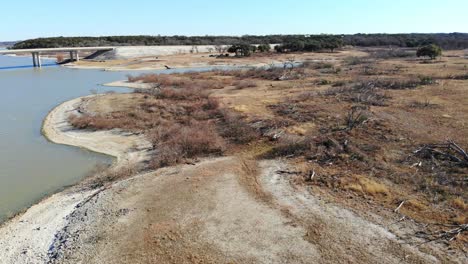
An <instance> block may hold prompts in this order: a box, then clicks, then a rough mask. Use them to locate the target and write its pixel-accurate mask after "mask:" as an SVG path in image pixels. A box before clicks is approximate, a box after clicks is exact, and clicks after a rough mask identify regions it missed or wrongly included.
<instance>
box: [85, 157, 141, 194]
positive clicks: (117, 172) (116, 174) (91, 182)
mask: <svg viewBox="0 0 468 264" xmlns="http://www.w3.org/2000/svg"><path fill="white" fill-rule="evenodd" d="M139 171H140V168H139V167H138V166H137V165H136V164H132V163H129V164H125V165H121V166H118V167H113V166H110V165H109V164H97V165H96V166H95V167H94V168H93V169H91V170H90V172H88V175H87V177H86V178H85V180H84V181H83V185H84V186H85V187H87V188H91V189H96V188H100V187H103V186H106V185H107V184H109V183H112V182H115V181H118V180H122V179H125V178H128V177H131V176H133V175H136V174H137V173H138V172H139Z"/></svg>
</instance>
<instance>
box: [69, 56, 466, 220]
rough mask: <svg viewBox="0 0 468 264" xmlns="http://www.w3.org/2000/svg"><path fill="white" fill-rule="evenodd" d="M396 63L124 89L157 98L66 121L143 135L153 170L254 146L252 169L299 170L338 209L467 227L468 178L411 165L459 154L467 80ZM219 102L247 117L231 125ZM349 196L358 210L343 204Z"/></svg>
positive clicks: (233, 118) (444, 167) (232, 117)
mask: <svg viewBox="0 0 468 264" xmlns="http://www.w3.org/2000/svg"><path fill="white" fill-rule="evenodd" d="M403 53H404V54H403ZM406 53H407V52H406V51H404V52H402V54H400V51H395V52H394V51H384V52H381V53H380V54H371V55H370V56H367V57H365V56H364V57H363V56H361V55H359V56H355V57H348V58H346V56H348V55H340V57H337V59H336V60H335V61H334V62H333V64H331V63H316V62H308V63H306V64H304V65H303V66H301V67H295V68H294V69H284V68H281V67H280V68H275V67H269V68H260V69H249V70H234V71H216V72H209V73H187V74H175V75H168V76H146V77H139V78H137V79H136V80H134V81H143V82H152V83H155V84H157V87H159V88H157V89H152V90H145V91H141V92H143V93H144V96H145V97H146V99H145V100H144V102H143V103H141V104H138V105H135V107H134V108H131V109H130V110H129V111H127V112H118V113H108V114H107V115H106V116H99V115H95V114H91V113H89V114H88V115H84V116H82V117H72V118H71V121H72V122H73V123H75V125H76V126H77V127H81V128H92V129H101V128H106V129H108V128H122V129H126V130H129V131H134V132H137V133H145V134H146V135H147V136H148V137H149V138H150V140H151V142H153V144H154V146H155V149H157V150H159V154H157V155H156V156H155V159H154V161H153V166H154V167H158V166H166V165H171V164H176V163H179V162H183V161H184V160H186V159H192V158H197V157H201V156H205V155H222V153H223V152H235V153H237V152H238V151H239V150H240V149H241V150H242V149H243V148H251V147H252V146H256V145H262V146H264V147H262V151H258V153H260V154H259V155H258V156H259V157H261V158H265V157H266V158H278V157H280V158H287V159H289V160H291V162H294V164H299V165H300V164H307V167H310V168H313V169H314V170H315V171H317V172H318V173H317V174H318V176H317V177H316V178H315V179H314V180H313V181H304V182H301V184H310V185H311V186H313V187H314V188H320V190H322V191H324V192H327V193H330V195H331V196H333V197H336V199H337V201H344V202H345V203H346V204H347V205H350V206H356V208H358V209H360V208H363V204H366V206H368V207H365V208H367V209H369V206H370V205H368V204H367V200H369V199H371V200H374V201H377V203H375V204H378V205H379V206H383V207H387V208H388V209H390V211H393V210H394V209H395V207H396V206H398V201H397V200H399V201H400V199H405V200H407V202H406V203H405V205H404V206H403V208H402V210H401V213H403V214H405V215H407V216H408V217H410V218H413V219H415V220H417V221H421V222H440V223H446V224H447V223H453V222H462V221H466V218H463V216H464V214H466V212H465V211H464V210H466V201H467V199H468V197H467V193H468V192H466V179H465V178H466V175H467V173H468V171H467V169H468V168H465V167H461V166H454V164H451V163H446V164H444V162H443V161H442V160H440V159H438V158H437V157H435V158H434V159H432V158H431V157H430V156H428V157H429V158H425V157H421V156H415V155H414V151H415V150H417V149H418V148H420V147H421V145H423V144H427V143H435V142H441V141H443V140H444V139H445V138H446V137H448V136H450V137H451V138H453V139H455V141H457V142H459V144H460V145H461V146H463V147H465V149H466V147H467V146H468V141H467V140H466V139H467V138H468V137H467V136H466V135H467V132H468V131H467V128H466V122H464V117H465V116H466V115H467V114H468V108H467V107H466V104H464V102H465V101H466V100H467V98H466V95H467V93H466V85H465V83H464V81H465V80H466V78H465V75H466V73H465V72H464V71H463V69H462V67H460V66H459V65H458V64H456V65H455V62H456V63H460V62H458V61H455V62H454V63H452V62H451V61H449V62H444V63H446V64H448V66H447V67H443V66H442V64H421V63H419V61H418V60H412V59H407V58H406ZM352 54H353V53H351V55H352ZM336 56H338V55H336ZM353 56H354V55H353ZM402 58H403V59H402ZM450 60H455V58H450ZM365 67H368V70H367V72H366V71H365V70H364V69H365ZM339 68H343V70H342V71H341V72H340V71H337V69H339ZM395 69H396V70H395ZM376 73H378V74H379V75H378V76H376V75H375V74H376ZM437 76H450V77H447V78H445V77H444V78H441V77H437ZM438 82H439V83H438ZM435 84H437V85H435ZM228 86H229V88H227V89H222V88H223V87H228ZM232 87H234V88H236V89H232ZM220 88H221V89H220ZM246 88H248V89H246ZM214 89H220V90H217V91H216V92H215V93H216V98H219V101H220V102H221V103H219V102H218V100H215V99H212V96H213V90H214ZM226 102H228V103H229V104H230V107H232V108H234V109H245V108H247V107H251V108H249V111H245V112H244V114H242V115H241V114H240V113H238V112H234V111H232V110H230V109H228V108H226V105H227V104H226ZM353 107H359V109H360V110H362V112H360V111H355V112H352V111H351V110H350V109H353ZM356 109H357V108H356ZM109 119H110V120H109ZM192 128H197V129H192ZM201 130H203V133H202V132H200V131H201ZM189 135H193V136H194V139H193V140H189V139H188V138H189ZM179 143H180V144H179ZM207 145H209V146H210V147H206V146H207ZM233 146H235V147H233ZM420 162H421V165H419V164H420ZM350 195H351V196H352V197H356V199H353V200H352V201H349V199H347V198H348V197H349V196H350ZM375 204H374V205H372V206H374V207H376V208H377V206H375ZM372 206H370V209H373V208H372ZM378 208H380V207H378ZM367 209H366V210H367ZM370 209H369V210H370ZM374 209H375V208H374ZM379 210H380V209H379ZM387 211H388V210H387Z"/></svg>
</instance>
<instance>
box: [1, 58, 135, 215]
mask: <svg viewBox="0 0 468 264" xmlns="http://www.w3.org/2000/svg"><path fill="white" fill-rule="evenodd" d="M31 63H32V59H31V58H30V57H7V56H0V222H1V221H4V220H5V219H6V218H8V217H9V216H12V215H13V214H15V213H17V212H18V211H20V210H21V209H24V208H26V207H28V206H29V205H31V204H32V203H34V202H36V201H38V200H39V199H41V198H42V197H44V196H45V195H47V194H50V193H53V192H56V191H58V190H60V189H61V188H63V187H64V186H67V185H71V184H73V183H76V182H77V181H79V180H80V179H82V178H83V176H84V175H86V173H87V172H89V171H90V170H91V169H92V167H94V166H95V165H96V164H97V163H103V162H104V163H109V162H111V161H112V159H111V158H110V157H108V156H105V155H100V154H97V153H91V152H89V151H86V150H83V149H80V148H75V147H70V146H63V145H57V144H53V143H50V142H48V141H47V140H46V139H45V138H44V137H43V136H42V134H41V126H42V121H43V120H44V118H45V116H46V115H47V113H48V112H49V111H50V110H52V109H53V108H54V107H55V106H57V105H58V104H59V103H61V102H64V101H67V100H70V99H73V98H76V97H79V96H83V95H88V94H90V93H91V90H97V91H98V92H105V91H110V90H112V91H116V92H127V91H129V90H128V89H125V88H110V87H107V88H106V87H103V86H100V85H99V84H102V83H106V82H110V81H115V80H119V79H124V78H125V75H126V74H128V73H127V72H104V71H99V70H76V69H67V68H64V67H59V66H47V67H43V68H42V69H37V68H32V67H31ZM43 63H44V64H49V65H54V63H53V62H52V61H50V60H49V61H47V60H44V61H43Z"/></svg>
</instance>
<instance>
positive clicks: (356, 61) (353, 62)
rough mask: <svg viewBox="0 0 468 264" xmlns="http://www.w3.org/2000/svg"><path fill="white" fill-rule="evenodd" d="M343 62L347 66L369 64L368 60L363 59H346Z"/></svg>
mask: <svg viewBox="0 0 468 264" xmlns="http://www.w3.org/2000/svg"><path fill="white" fill-rule="evenodd" d="M343 62H344V63H345V64H346V65H359V64H363V63H367V62H368V60H367V59H366V58H362V57H346V58H344V59H343Z"/></svg>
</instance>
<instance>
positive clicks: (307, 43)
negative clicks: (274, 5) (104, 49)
mask: <svg viewBox="0 0 468 264" xmlns="http://www.w3.org/2000/svg"><path fill="white" fill-rule="evenodd" d="M240 44H280V45H279V47H278V49H279V50H277V51H280V52H281V49H283V50H297V51H299V50H305V51H315V50H319V49H330V50H333V49H335V48H337V47H339V46H342V45H352V46H359V47H373V46H398V47H419V46H424V45H429V44H436V45H438V46H440V47H442V48H443V49H466V48H468V33H440V34H439V33H437V34H354V35H266V36H253V35H245V36H104V37H52V38H37V39H29V40H25V41H21V42H18V43H16V44H15V45H14V46H13V47H11V48H12V49H32V48H61V47H94V46H153V45H154V46H158V45H240Z"/></svg>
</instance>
